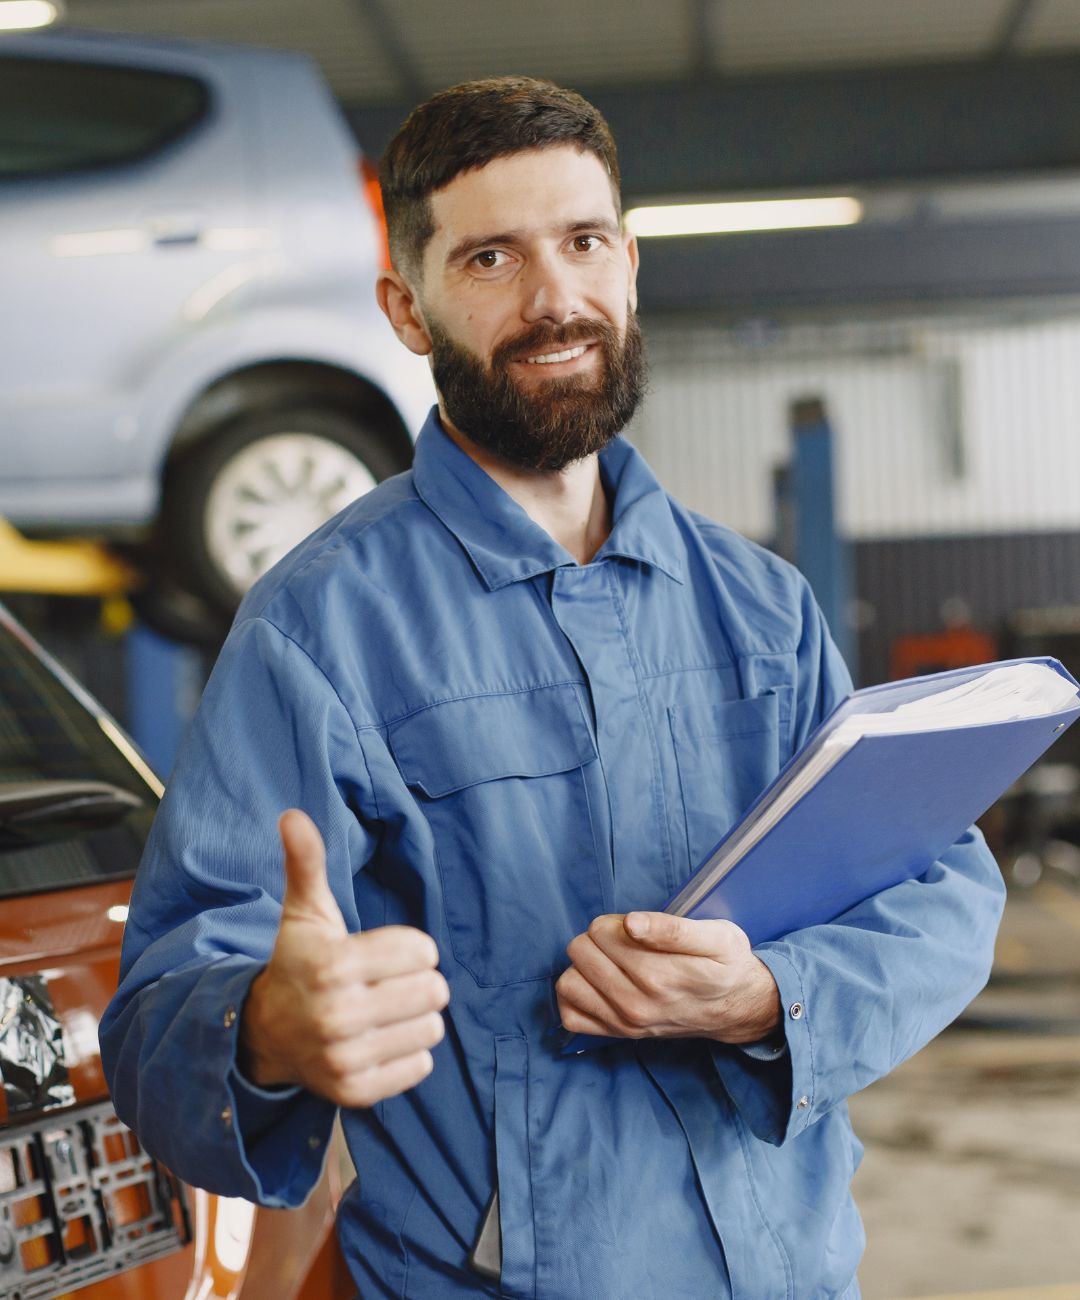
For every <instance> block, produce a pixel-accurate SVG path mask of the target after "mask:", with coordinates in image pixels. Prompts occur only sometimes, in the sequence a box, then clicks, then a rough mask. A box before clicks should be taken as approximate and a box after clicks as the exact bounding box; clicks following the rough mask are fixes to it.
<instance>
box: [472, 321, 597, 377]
mask: <svg viewBox="0 0 1080 1300" xmlns="http://www.w3.org/2000/svg"><path fill="white" fill-rule="evenodd" d="M617 338H618V336H617V334H616V332H615V328H614V326H613V325H611V324H610V323H609V322H608V321H605V320H585V319H582V320H574V321H568V322H567V323H566V324H565V325H552V324H551V323H550V322H545V321H538V322H537V323H536V324H535V325H534V326H533V327H532V328H531V329H528V330H525V331H523V332H522V333H521V334H518V335H516V336H515V337H514V338H512V339H507V340H506V342H505V343H500V344H499V346H498V347H497V348H496V349H495V351H494V352H493V353H492V354H491V368H492V370H499V369H502V368H503V367H505V366H506V365H508V364H509V363H510V362H511V361H522V360H524V358H525V357H535V356H537V355H538V354H540V353H543V352H562V351H564V350H565V349H566V348H572V347H574V346H575V345H576V344H578V343H599V344H601V345H602V346H603V347H604V349H605V350H606V351H607V352H608V354H609V355H610V353H611V346H612V344H613V343H614V342H616V341H617Z"/></svg>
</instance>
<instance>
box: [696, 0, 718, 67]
mask: <svg viewBox="0 0 1080 1300" xmlns="http://www.w3.org/2000/svg"><path fill="white" fill-rule="evenodd" d="M687 2H688V4H689V5H690V24H689V26H690V41H691V48H690V57H689V64H690V74H691V76H693V77H696V78H698V79H699V80H708V78H709V77H715V76H717V75H718V74H719V72H720V57H719V56H720V48H719V46H720V40H719V36H720V32H719V28H720V14H719V9H720V5H721V4H722V3H723V0H687Z"/></svg>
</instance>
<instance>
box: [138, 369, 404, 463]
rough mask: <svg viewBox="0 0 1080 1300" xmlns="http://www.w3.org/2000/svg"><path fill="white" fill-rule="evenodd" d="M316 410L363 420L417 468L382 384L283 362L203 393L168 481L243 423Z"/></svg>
mask: <svg viewBox="0 0 1080 1300" xmlns="http://www.w3.org/2000/svg"><path fill="white" fill-rule="evenodd" d="M313 404H317V405H319V406H322V407H326V408H327V409H330V410H336V411H340V412H341V413H343V414H346V415H352V416H355V417H358V418H359V419H360V420H362V421H363V422H364V423H365V424H367V425H369V426H370V427H371V429H372V430H373V432H376V433H378V434H379V435H380V436H381V437H383V438H385V439H386V445H387V448H388V449H389V450H390V451H391V452H392V453H393V455H394V457H395V459H397V460H399V461H400V463H401V466H402V468H405V467H407V466H408V465H409V464H410V463H411V461H412V454H413V443H412V439H411V438H410V437H409V432H408V429H407V428H406V426H405V423H404V421H403V419H402V417H401V414H400V412H399V411H398V409H397V407H396V406H395V405H394V403H393V402H392V401H391V400H390V398H389V397H388V396H387V395H386V393H385V392H384V391H383V390H382V389H381V388H380V387H379V386H378V385H377V384H375V383H373V382H372V381H371V380H369V379H366V378H364V377H363V376H362V375H359V374H357V373H356V372H355V371H351V370H347V369H345V368H344V367H341V366H336V365H332V364H329V363H327V362H322V361H307V360H294V359H288V358H282V359H279V360H274V361H259V362H255V363H253V364H251V365H246V366H241V367H239V368H238V369H236V370H233V371H230V372H229V373H228V374H225V375H222V376H220V377H219V378H218V379H215V380H214V382H213V383H211V384H210V385H208V387H206V388H205V389H203V391H202V392H201V393H200V394H199V395H198V396H197V397H196V398H195V399H194V400H193V401H192V402H191V403H190V404H189V406H188V407H187V409H186V410H185V412H184V414H183V416H182V417H181V419H180V422H179V424H178V425H177V428H176V432H175V434H174V435H173V438H172V441H171V443H170V445H169V448H168V451H167V453H166V457H165V461H164V465H163V473H162V481H163V482H164V480H165V479H166V478H167V477H168V475H169V473H170V471H171V470H172V469H173V468H174V467H175V465H176V464H177V463H178V462H179V461H181V460H182V459H184V458H186V456H187V455H188V454H189V453H190V452H191V451H193V450H194V449H196V448H197V447H201V446H202V445H203V443H204V442H205V440H206V439H207V438H208V437H210V436H212V435H213V434H215V433H217V432H219V431H220V430H221V429H223V428H225V427H227V426H228V425H229V424H231V423H232V422H233V421H234V420H236V419H238V418H239V417H241V416H246V415H252V414H262V413H268V412H271V411H275V410H282V409H285V408H288V407H289V406H298V405H313Z"/></svg>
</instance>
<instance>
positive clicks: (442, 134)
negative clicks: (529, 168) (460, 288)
mask: <svg viewBox="0 0 1080 1300" xmlns="http://www.w3.org/2000/svg"><path fill="white" fill-rule="evenodd" d="M563 144H569V145H573V146H575V147H576V148H577V149H580V150H582V151H583V152H588V153H593V154H595V155H596V156H597V157H598V158H599V159H600V161H601V162H602V163H603V164H604V166H605V167H606V168H607V171H608V175H609V176H610V177H611V188H612V192H613V194H614V196H615V206H616V210H618V208H619V161H618V157H617V156H616V153H615V140H614V138H613V137H612V134H611V129H610V128H609V126H608V124H607V122H605V121H604V118H603V115H602V114H601V112H600V110H599V109H597V108H594V107H593V105H592V104H590V103H589V101H588V100H587V99H583V98H582V97H581V95H579V94H578V93H577V92H576V91H573V90H565V89H563V87H561V86H556V85H555V84H554V83H553V82H550V81H537V80H535V79H534V78H532V77H487V78H484V79H483V80H481V81H465V82H462V83H461V84H460V85H458V86H451V87H450V89H449V90H443V91H440V92H439V94H437V95H435V96H433V97H432V98H431V99H429V100H428V101H427V102H426V103H423V104H421V105H420V106H419V107H418V108H414V109H413V111H412V112H411V113H410V114H409V116H408V117H407V118H406V119H405V121H404V122H403V123H402V125H401V127H400V129H399V130H398V133H397V135H395V136H394V138H393V140H391V141H390V144H389V146H388V147H387V150H386V153H385V154H384V155H383V158H382V162H381V164H380V167H379V180H380V183H381V185H382V196H383V206H384V208H385V210H386V225H387V232H388V235H389V239H390V253H391V256H392V258H393V261H394V265H395V266H397V267H398V268H399V269H401V270H404V271H407V272H409V271H411V272H418V271H419V267H420V263H421V261H422V259H423V255H424V249H425V247H426V246H427V242H428V240H429V239H430V238H431V236H432V235H433V234H434V233H435V224H434V221H433V220H432V216H431V203H430V196H431V195H432V194H433V193H434V192H435V191H436V190H441V189H442V188H443V186H444V185H449V184H450V182H451V181H452V180H453V179H454V177H455V176H457V175H459V174H460V173H461V172H464V171H469V170H471V169H472V168H474V167H483V166H485V165H486V164H487V163H489V162H492V161H493V160H494V159H496V158H504V157H506V156H507V155H508V154H515V153H522V152H523V151H524V150H526V149H544V148H550V147H551V146H552V145H563Z"/></svg>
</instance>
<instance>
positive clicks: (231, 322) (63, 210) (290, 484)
mask: <svg viewBox="0 0 1080 1300" xmlns="http://www.w3.org/2000/svg"><path fill="white" fill-rule="evenodd" d="M384 255H385V232H384V226H383V224H382V220H381V209H380V207H379V203H378V189H377V184H376V183H375V177H374V169H373V168H372V166H371V164H370V163H369V162H368V160H367V159H365V158H364V157H363V156H362V155H361V154H360V153H359V151H358V149H357V146H356V144H355V142H354V140H353V137H352V135H351V133H350V131H349V128H348V126H347V125H346V123H345V121H344V118H343V117H342V115H341V113H340V112H339V110H338V108H337V106H336V105H335V103H334V102H333V100H332V98H331V96H330V93H329V91H328V89H327V87H326V85H325V83H324V82H323V80H322V78H321V76H320V75H319V73H318V72H317V70H316V69H315V67H314V65H313V64H312V63H311V62H310V61H308V60H307V59H306V58H303V57H301V56H298V55H294V54H284V53H276V52H271V51H266V50H254V49H244V48H240V47H227V46H217V45H203V44H196V43H192V42H186V41H179V40H166V39H155V40H141V39H140V40H133V39H128V38H121V37H116V36H107V35H100V34H94V33H77V32H69V31H52V32H48V33H42V34H34V35H18V36H15V35H12V36H5V37H2V38H0V516H6V517H7V518H8V519H9V520H10V521H11V522H12V523H14V524H15V525H16V526H17V527H20V528H22V529H23V530H24V531H26V532H28V533H31V534H34V533H44V532H48V533H52V534H55V533H57V532H58V531H69V532H71V531H77V532H80V533H96V534H102V535H105V536H110V535H111V536H129V537H130V536H134V537H139V536H143V537H152V538H153V539H154V542H155V544H154V546H153V547H151V548H150V551H149V553H150V554H155V555H156V556H157V557H158V560H157V563H158V564H159V565H160V566H161V567H162V568H163V569H166V570H168V572H169V576H170V578H171V580H173V581H175V582H177V583H179V584H180V585H181V586H182V587H183V588H185V589H186V590H188V591H192V592H195V593H196V594H198V595H200V596H202V597H203V598H204V599H206V600H209V601H211V602H213V603H214V604H215V605H216V606H217V607H218V608H219V609H222V610H225V611H227V610H229V609H230V608H232V607H233V606H234V605H235V603H236V601H237V599H238V597H239V595H240V594H241V593H242V592H243V591H244V590H245V589H246V588H247V587H248V586H249V585H250V583H251V582H252V581H253V580H254V578H255V577H257V576H258V575H259V574H260V573H262V572H263V571H264V570H265V569H266V568H268V567H269V566H270V564H272V563H273V562H274V561H275V560H276V559H278V558H279V557H280V556H281V555H283V554H284V553H285V551H286V550H288V549H289V548H290V547H291V546H292V545H293V544H294V543H295V542H296V541H298V540H299V539H300V538H301V537H302V536H304V535H305V534H306V533H307V532H308V531H310V530H311V529H312V528H313V527H314V526H315V525H316V524H318V523H320V522H322V520H323V519H325V518H327V517H328V516H329V515H331V514H333V513H335V512H336V511H337V510H339V509H341V508H342V507H343V506H344V505H346V504H347V503H348V502H349V501H350V500H352V499H353V498H354V497H355V496H357V495H359V494H360V493H361V492H363V491H365V490H367V489H368V488H369V487H371V486H372V485H373V484H374V483H375V482H377V481H378V480H380V479H382V478H385V477H386V476H388V475H390V474H393V473H396V472H397V471H399V470H401V469H403V468H405V467H406V466H407V465H408V463H409V461H410V459H411V454H412V444H411V439H410V433H409V431H410V430H412V429H415V428H417V427H418V426H419V424H420V423H421V421H422V418H423V415H424V413H425V411H426V409H427V407H428V406H429V404H430V402H431V400H432V395H433V394H432V388H431V384H430V379H429V377H428V374H427V368H426V366H425V365H424V364H423V363H422V362H421V361H419V360H418V359H417V358H415V357H413V356H411V355H410V354H409V353H408V352H407V351H406V350H405V349H404V348H402V347H401V346H400V345H399V344H398V343H397V342H396V340H395V339H394V337H393V335H392V333H391V331H390V328H389V326H388V325H387V323H386V321H385V320H384V319H383V317H382V315H381V313H380V312H379V310H378V308H377V305H376V303H375V300H374V294H373V283H374V278H375V274H376V271H377V269H378V267H379V265H380V261H381V259H382V258H383V257H384Z"/></svg>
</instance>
